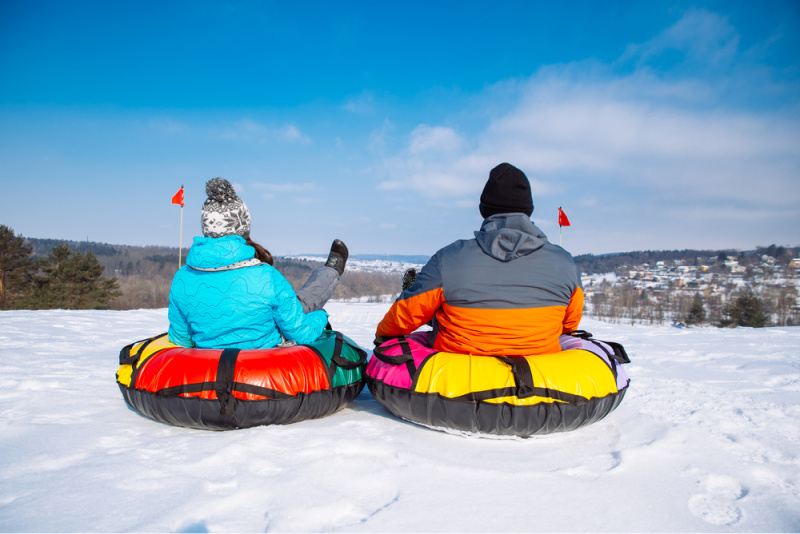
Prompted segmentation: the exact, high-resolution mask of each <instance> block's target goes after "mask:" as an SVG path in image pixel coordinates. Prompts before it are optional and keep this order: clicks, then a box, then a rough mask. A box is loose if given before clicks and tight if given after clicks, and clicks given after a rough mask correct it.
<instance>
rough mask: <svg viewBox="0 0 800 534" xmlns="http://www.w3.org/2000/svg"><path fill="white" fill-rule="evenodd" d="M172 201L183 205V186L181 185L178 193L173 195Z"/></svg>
mask: <svg viewBox="0 0 800 534" xmlns="http://www.w3.org/2000/svg"><path fill="white" fill-rule="evenodd" d="M172 203H173V204H180V206H181V207H183V186H181V188H180V189H179V190H178V192H177V193H175V194H174V195H172Z"/></svg>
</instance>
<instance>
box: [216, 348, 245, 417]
mask: <svg viewBox="0 0 800 534" xmlns="http://www.w3.org/2000/svg"><path fill="white" fill-rule="evenodd" d="M238 357H239V349H225V350H223V351H222V354H220V357H219V364H218V365H217V379H216V380H215V382H216V385H217V389H215V390H214V392H215V393H216V394H217V399H218V400H219V413H220V415H226V416H228V417H233V415H234V412H235V411H236V405H237V400H236V397H234V396H233V374H234V371H235V370H236V359H237V358H238Z"/></svg>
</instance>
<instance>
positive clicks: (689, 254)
mask: <svg viewBox="0 0 800 534" xmlns="http://www.w3.org/2000/svg"><path fill="white" fill-rule="evenodd" d="M764 254H766V255H768V256H771V257H773V258H775V260H776V265H778V266H782V267H786V266H787V265H789V262H791V261H792V259H793V258H797V257H798V256H800V247H782V246H778V245H774V244H773V245H769V246H758V247H756V248H755V250H746V251H737V250H733V249H723V250H692V249H686V250H644V251H636V252H621V253H614V254H600V255H597V256H595V255H594V254H581V255H579V256H575V264H576V265H577V267H578V271H579V272H582V273H587V274H603V273H613V272H616V271H618V270H620V269H630V268H633V266H636V265H643V264H645V263H647V264H650V265H655V264H656V263H657V262H659V261H663V262H669V263H673V262H674V261H675V260H681V261H682V262H683V263H684V265H701V264H710V265H716V264H720V263H721V262H724V261H725V260H726V259H727V258H728V257H729V256H730V257H734V258H736V259H737V260H738V261H739V264H741V265H745V266H746V265H750V264H757V263H758V261H759V258H760V257H761V256H762V255H764Z"/></svg>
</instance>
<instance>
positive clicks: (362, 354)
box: [331, 332, 367, 369]
mask: <svg viewBox="0 0 800 534" xmlns="http://www.w3.org/2000/svg"><path fill="white" fill-rule="evenodd" d="M345 344H347V346H348V347H350V348H352V349H354V350H355V351H356V352H357V353H358V356H359V358H358V360H356V361H352V360H348V359H347V358H345V357H344V356H342V347H343V346H344V345H345ZM366 361H367V351H365V350H364V349H362V348H361V347H354V346H353V345H351V344H350V343H347V342H346V341H345V339H344V335H342V333H341V332H336V341H335V342H334V344H333V356H331V363H333V364H334V365H336V366H337V367H340V368H342V369H357V368H359V367H361V366H362V365H364V362H366Z"/></svg>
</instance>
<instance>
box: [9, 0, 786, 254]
mask: <svg viewBox="0 0 800 534" xmlns="http://www.w3.org/2000/svg"><path fill="white" fill-rule="evenodd" d="M798 29H800V3H798V2H796V1H786V2H780V1H766V2H736V1H725V2H714V1H708V2H591V1H590V2H564V3H556V2H536V1H526V2H465V1H460V2H402V3H389V2H293V3H289V2H259V1H231V2H210V1H186V2H181V1H178V2H147V1H137V2H83V1H71V2H42V1H36V0H32V1H17V0H0V187H1V188H2V194H0V224H6V225H9V226H11V227H13V228H14V230H15V231H17V232H18V233H22V234H23V235H26V236H30V237H48V238H64V239H73V240H83V239H87V238H88V239H90V240H93V241H102V242H108V243H119V244H133V245H148V244H154V245H155V244H158V245H177V244H178V239H179V225H180V208H178V207H177V206H173V205H171V204H170V199H171V197H172V195H173V194H174V193H175V192H176V191H177V189H178V188H179V187H180V186H181V185H182V184H183V185H185V187H186V208H185V209H184V237H183V242H184V246H187V245H188V244H189V243H190V241H191V237H192V236H193V235H197V234H198V233H199V219H200V217H199V214H200V206H201V205H202V202H203V201H204V200H205V192H204V186H205V182H206V181H207V180H208V179H210V178H213V177H215V176H223V177H225V178H227V179H229V180H230V181H231V182H232V183H234V184H235V185H236V187H237V189H238V190H239V192H240V195H241V196H242V198H243V199H244V200H245V202H246V203H247V205H248V207H249V209H250V212H251V215H252V218H253V237H254V239H256V240H257V241H259V242H261V243H262V244H263V245H264V246H266V247H267V248H268V249H270V250H271V251H272V252H273V253H274V254H277V255H285V254H300V253H322V252H326V251H327V248H328V246H329V244H330V242H331V240H332V239H334V238H337V237H338V238H341V239H343V240H344V241H345V242H346V243H347V244H348V246H349V247H350V250H351V253H354V254H358V253H394V254H432V253H433V252H435V251H436V250H437V249H438V248H440V247H442V246H444V245H446V244H448V243H450V242H451V241H453V240H455V239H460V238H470V237H472V232H473V231H474V230H476V229H477V228H478V227H479V226H480V222H481V218H480V215H479V213H478V209H477V204H478V197H479V196H480V192H481V190H482V188H483V184H484V183H485V181H486V178H487V177H488V173H489V170H490V169H491V168H492V167H493V166H494V165H496V164H498V163H501V162H503V161H508V162H510V163H513V164H514V165H516V166H518V167H519V168H521V169H522V170H523V171H525V172H526V174H527V175H528V177H529V178H530V180H531V183H532V189H533V197H534V205H535V210H534V213H533V217H532V218H533V220H534V222H536V223H537V224H538V225H539V226H540V227H541V228H542V229H543V230H544V231H545V233H547V234H548V235H549V236H550V239H551V241H554V242H558V239H559V237H558V234H559V228H558V225H557V218H556V214H557V210H556V208H557V207H558V206H561V207H563V209H564V211H565V212H566V213H567V215H568V216H569V218H570V220H571V222H572V226H571V227H569V228H565V229H564V230H563V246H564V247H565V248H566V249H567V250H569V251H571V252H572V253H573V254H582V253H595V254H597V253H605V252H619V251H629V250H645V249H651V250H654V249H684V248H708V249H716V248H738V249H748V248H753V247H754V246H756V245H769V244H771V243H777V244H780V245H798V244H800V33H798Z"/></svg>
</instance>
